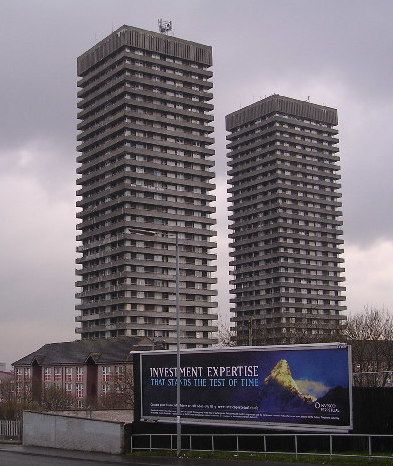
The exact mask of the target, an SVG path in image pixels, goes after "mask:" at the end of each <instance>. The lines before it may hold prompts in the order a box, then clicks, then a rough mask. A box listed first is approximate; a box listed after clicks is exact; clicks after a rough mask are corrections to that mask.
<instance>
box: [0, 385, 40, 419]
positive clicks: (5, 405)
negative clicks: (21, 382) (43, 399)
mask: <svg viewBox="0 0 393 466" xmlns="http://www.w3.org/2000/svg"><path fill="white" fill-rule="evenodd" d="M27 393H28V391H26V393H25V392H23V396H17V394H16V390H15V381H14V380H13V379H11V380H5V381H2V383H1V384H0V419H18V418H20V417H21V415H22V412H23V410H26V409H30V410H37V409H39V406H38V404H37V403H36V402H34V401H32V399H31V397H28V396H27Z"/></svg>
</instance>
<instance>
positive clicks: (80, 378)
mask: <svg viewBox="0 0 393 466" xmlns="http://www.w3.org/2000/svg"><path fill="white" fill-rule="evenodd" d="M76 381H77V382H82V381H83V367H77V368H76Z"/></svg>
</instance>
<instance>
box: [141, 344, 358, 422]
mask: <svg viewBox="0 0 393 466" xmlns="http://www.w3.org/2000/svg"><path fill="white" fill-rule="evenodd" d="M141 359H142V361H141V389H142V417H153V418H168V417H172V418H173V417H174V416H175V415H176V354H171V353H144V354H142V355H141ZM181 367H182V370H181V415H182V418H183V420H184V418H189V419H192V420H196V419H199V420H200V421H204V422H208V421H209V420H213V421H215V422H217V421H221V422H223V423H228V424H230V423H233V422H234V421H237V422H239V421H242V422H243V423H244V422H245V423H250V424H254V425H255V424H261V423H267V422H268V423H278V424H296V425H312V424H313V425H321V426H332V427H333V426H337V427H345V426H349V425H350V392H349V390H350V386H349V385H350V383H349V363H348V348H338V347H325V348H315V347H314V348H310V349H305V348H304V347H303V348H302V349H292V350H287V349H285V350H284V349H283V350H281V349H278V350H246V351H239V350H235V349H234V350H231V351H220V350H217V351H216V352H210V351H209V352H203V351H201V352H199V353H198V352H195V353H183V354H182V356H181Z"/></svg>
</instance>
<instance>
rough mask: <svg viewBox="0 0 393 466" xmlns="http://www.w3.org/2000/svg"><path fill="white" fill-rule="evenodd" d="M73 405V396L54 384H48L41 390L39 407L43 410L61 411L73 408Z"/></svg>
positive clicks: (74, 401)
mask: <svg viewBox="0 0 393 466" xmlns="http://www.w3.org/2000/svg"><path fill="white" fill-rule="evenodd" d="M75 405H76V399H75V397H73V396H72V395H70V394H68V393H66V391H65V390H63V389H61V388H58V387H56V385H49V386H48V387H46V388H44V389H43V391H42V396H41V403H40V407H41V409H43V410H44V411H63V410H68V409H73V408H75Z"/></svg>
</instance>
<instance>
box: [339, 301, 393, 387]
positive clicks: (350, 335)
mask: <svg viewBox="0 0 393 466" xmlns="http://www.w3.org/2000/svg"><path fill="white" fill-rule="evenodd" d="M344 336H345V339H346V341H347V342H348V344H350V345H351V346H352V360H353V371H354V383H355V385H357V386H368V387H370V386H373V387H385V386H386V385H387V384H389V383H390V381H391V379H392V375H393V317H392V316H391V315H390V313H389V312H388V311H387V310H385V309H382V310H381V309H376V308H369V307H365V308H364V310H363V312H362V313H361V314H356V315H353V316H350V317H349V318H348V321H347V324H346V326H345V329H344Z"/></svg>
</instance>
